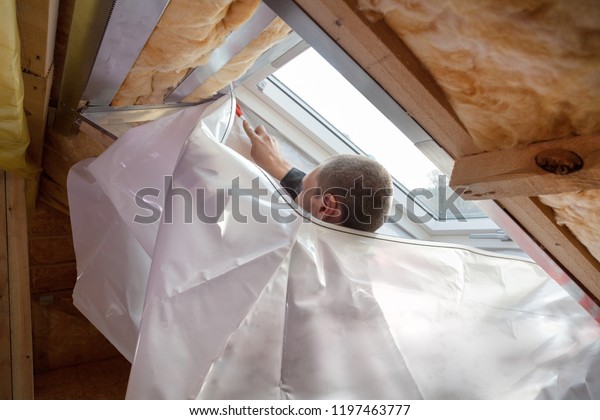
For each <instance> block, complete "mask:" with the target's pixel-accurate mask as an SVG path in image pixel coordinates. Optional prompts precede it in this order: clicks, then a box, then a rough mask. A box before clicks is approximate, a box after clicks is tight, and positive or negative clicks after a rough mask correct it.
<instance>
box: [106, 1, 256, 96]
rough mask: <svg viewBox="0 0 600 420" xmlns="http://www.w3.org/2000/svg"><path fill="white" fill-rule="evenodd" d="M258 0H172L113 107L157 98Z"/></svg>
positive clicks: (241, 20) (202, 61)
mask: <svg viewBox="0 0 600 420" xmlns="http://www.w3.org/2000/svg"><path fill="white" fill-rule="evenodd" d="M259 3H260V1H259V0H235V1H232V0H201V1H199V0H171V2H170V3H169V5H168V6H167V8H166V9H165V11H164V13H163V15H162V17H161V19H160V21H159V22H158V24H157V25H156V28H155V29H154V31H153V32H152V35H151V36H150V38H149V39H148V42H147V44H146V46H145V47H144V49H143V50H142V52H141V53H140V56H139V57H138V59H137V60H136V62H135V64H134V66H133V68H132V69H131V71H130V72H129V74H128V75H127V77H126V79H125V81H124V82H123V85H122V86H121V88H120V89H119V92H118V93H117V95H116V96H115V98H114V99H113V101H112V105H113V106H125V105H134V104H157V103H162V101H163V98H164V96H165V95H166V94H168V93H169V92H170V90H171V89H172V88H173V87H174V86H176V85H177V83H179V81H181V79H183V77H184V76H185V75H186V74H187V71H188V70H189V69H190V68H193V67H197V66H200V65H202V64H205V63H206V62H207V61H208V60H209V58H210V53H211V52H212V51H213V50H214V49H215V48H217V47H219V46H220V45H221V44H223V42H224V41H225V39H226V37H227V35H228V34H229V33H230V32H231V31H234V30H235V29H237V28H239V27H240V26H241V25H242V24H243V23H244V22H245V21H247V20H248V19H249V18H250V17H251V16H252V14H253V13H254V11H255V10H256V8H257V7H258V5H259Z"/></svg>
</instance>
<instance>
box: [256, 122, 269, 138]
mask: <svg viewBox="0 0 600 420" xmlns="http://www.w3.org/2000/svg"><path fill="white" fill-rule="evenodd" d="M254 132H255V133H256V134H257V135H259V136H261V135H263V134H266V133H267V130H265V127H263V126H262V125H259V126H258V127H256V129H255V130H254Z"/></svg>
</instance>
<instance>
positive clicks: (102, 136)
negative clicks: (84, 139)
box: [79, 121, 116, 148]
mask: <svg viewBox="0 0 600 420" xmlns="http://www.w3.org/2000/svg"><path fill="white" fill-rule="evenodd" d="M79 133H84V134H87V135H88V136H89V137H91V138H92V139H93V140H94V141H96V143H98V144H100V145H101V146H104V147H105V148H108V147H110V145H111V144H113V143H114V142H115V140H116V138H115V137H113V136H111V135H109V134H107V133H106V132H103V131H101V130H100V129H98V128H96V127H94V126H92V125H91V124H89V123H87V122H85V121H82V122H81V124H80V125H79Z"/></svg>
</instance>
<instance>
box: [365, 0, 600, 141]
mask: <svg viewBox="0 0 600 420" xmlns="http://www.w3.org/2000/svg"><path fill="white" fill-rule="evenodd" d="M359 5H360V6H361V7H362V9H363V10H365V11H366V12H368V13H367V16H370V17H371V18H374V17H377V16H378V15H377V13H381V15H379V16H383V19H384V20H385V22H386V23H387V24H388V25H389V26H390V27H391V29H392V30H393V31H394V32H395V33H396V34H397V35H398V36H399V37H400V38H401V39H402V40H403V41H404V42H405V43H406V44H407V45H408V47H409V48H410V49H411V50H412V51H413V52H414V53H415V55H416V56H417V57H418V58H419V60H420V61H421V62H422V63H423V64H424V65H425V66H426V67H427V68H428V69H429V71H430V72H431V74H432V75H433V77H434V78H435V79H436V81H437V83H438V84H439V85H440V86H441V87H442V89H443V90H444V92H445V93H446V95H447V97H448V99H449V101H450V103H451V104H452V106H453V108H454V110H455V111H456V113H457V115H458V117H459V118H460V119H461V121H462V122H463V123H464V125H465V127H466V128H467V129H468V131H469V133H470V134H471V136H472V137H473V140H474V141H475V143H476V144H477V145H478V146H479V147H481V148H482V149H484V150H494V149H499V148H506V147H512V146H515V145H516V144H517V143H530V142H533V141H539V140H548V139H553V138H558V137H562V136H567V135H575V134H589V133H593V132H595V131H598V130H600V100H599V98H598V95H597V92H599V91H600V71H599V69H600V7H598V2H597V0H576V1H567V0H505V1H493V0H481V1H473V0H453V1H434V2H432V1H426V0H396V1H391V0H388V1H384V0H381V1H378V0H370V1H369V0H360V1H359ZM524 117H525V118H524Z"/></svg>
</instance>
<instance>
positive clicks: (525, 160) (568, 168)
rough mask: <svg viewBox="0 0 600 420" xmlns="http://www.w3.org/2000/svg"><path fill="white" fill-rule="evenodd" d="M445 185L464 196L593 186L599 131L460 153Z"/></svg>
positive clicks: (597, 176) (599, 183) (599, 172)
mask: <svg viewBox="0 0 600 420" xmlns="http://www.w3.org/2000/svg"><path fill="white" fill-rule="evenodd" d="M450 187H452V188H454V189H457V190H464V192H463V193H462V197H463V198H464V199H465V200H482V199H496V198H500V197H516V196H537V195H546V194H558V193H562V192H570V191H581V190H587V189H598V188H600V133H596V134H592V135H588V136H578V137H572V138H567V139H560V140H552V141H544V142H540V143H534V144H531V145H529V146H526V147H518V148H514V149H508V150H498V151H494V152H488V153H481V154H478V155H473V156H466V157H463V158H460V159H458V160H457V161H456V163H455V165H454V170H453V172H452V177H451V179H450Z"/></svg>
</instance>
